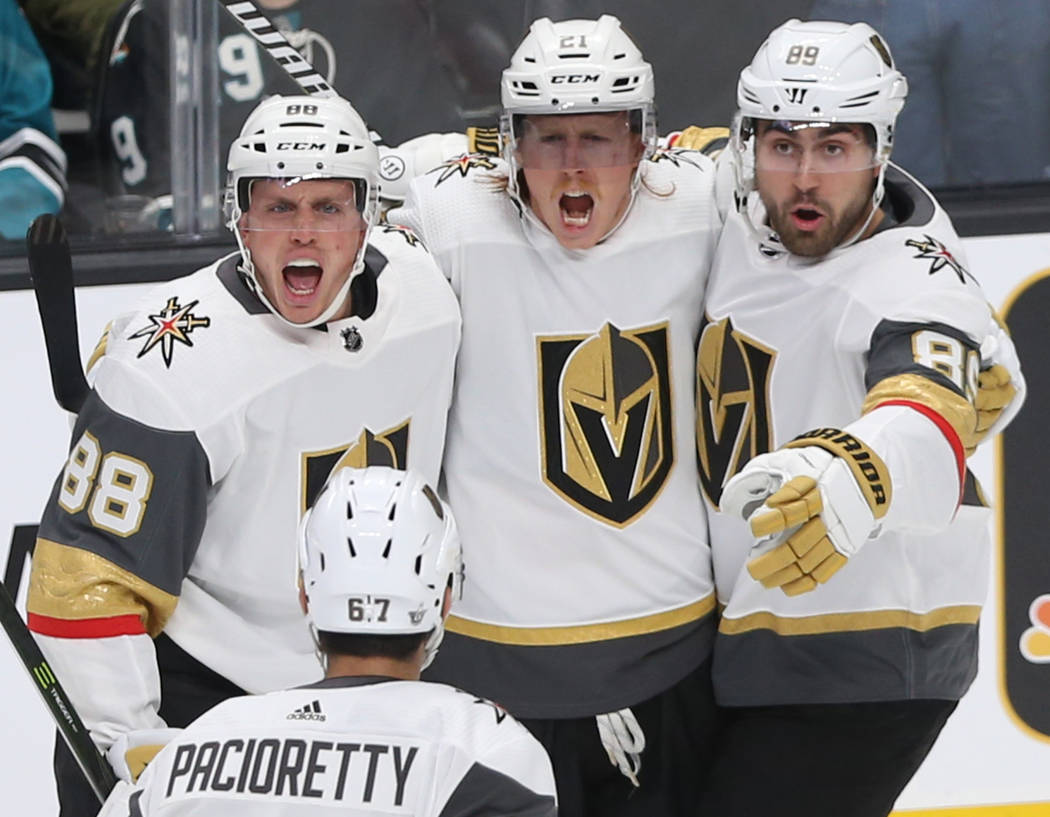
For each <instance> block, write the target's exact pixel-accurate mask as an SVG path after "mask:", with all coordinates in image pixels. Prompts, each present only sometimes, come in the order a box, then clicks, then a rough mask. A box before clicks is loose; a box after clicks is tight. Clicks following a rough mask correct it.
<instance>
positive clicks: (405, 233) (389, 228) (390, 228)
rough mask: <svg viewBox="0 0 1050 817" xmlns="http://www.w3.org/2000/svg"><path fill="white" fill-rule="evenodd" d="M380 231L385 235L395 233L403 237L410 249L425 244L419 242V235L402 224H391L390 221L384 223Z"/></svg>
mask: <svg viewBox="0 0 1050 817" xmlns="http://www.w3.org/2000/svg"><path fill="white" fill-rule="evenodd" d="M379 229H381V230H382V231H383V232H384V233H393V234H394V235H399V236H401V237H402V238H403V239H405V242H406V243H407V244H408V246H410V247H418V246H420V245H421V244H422V243H423V242H422V241H420V240H419V236H418V235H416V234H415V233H414V232H413V231H412V230H411V229H410V228H408V227H405V226H404V225H402V224H391V223H390V222H389V221H384V222H383V223H382V224H380V225H379Z"/></svg>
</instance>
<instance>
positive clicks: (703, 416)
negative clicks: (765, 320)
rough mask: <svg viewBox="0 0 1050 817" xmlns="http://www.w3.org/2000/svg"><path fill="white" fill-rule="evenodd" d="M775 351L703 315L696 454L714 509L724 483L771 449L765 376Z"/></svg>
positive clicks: (729, 324) (728, 323) (727, 322)
mask: <svg viewBox="0 0 1050 817" xmlns="http://www.w3.org/2000/svg"><path fill="white" fill-rule="evenodd" d="M775 358H776V352H775V351H773V350H772V349H770V348H768V347H767V346H763V345H762V344H761V343H759V342H758V341H756V340H753V339H752V338H749V337H747V336H746V335H744V334H742V333H740V332H738V331H737V330H736V329H734V328H733V324H732V322H731V321H730V320H729V318H728V317H726V318H723V319H722V320H720V321H718V322H717V323H712V322H711V319H710V318H708V317H707V316H706V315H705V316H704V320H703V324H702V325H701V328H700V348H699V350H698V351H697V355H696V451H697V464H698V467H699V470H700V484H701V485H703V488H704V493H705V494H707V498H708V499H709V500H711V504H713V505H714V506H715V507H716V508H717V507H718V501H719V499H721V497H722V488H723V486H725V484H726V482H727V481H728V480H729V478H730V477H732V476H733V475H734V474H736V473H737V472H738V471H740V469H741V468H743V466H744V464H745V463H746V462H747V461H748V460H750V459H751V458H752V457H754V456H756V455H758V454H764V453H766V452H767V451H769V450H770V449H771V448H772V445H773V436H772V429H771V425H770V417H769V375H770V372H771V370H772V368H773V361H774V359H775Z"/></svg>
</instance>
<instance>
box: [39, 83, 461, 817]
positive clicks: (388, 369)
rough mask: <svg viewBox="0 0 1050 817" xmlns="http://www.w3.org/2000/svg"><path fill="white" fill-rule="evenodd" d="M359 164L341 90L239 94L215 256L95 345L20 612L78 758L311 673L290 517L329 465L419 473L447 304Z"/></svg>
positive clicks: (443, 400) (444, 394)
mask: <svg viewBox="0 0 1050 817" xmlns="http://www.w3.org/2000/svg"><path fill="white" fill-rule="evenodd" d="M377 163H378V159H377V153H376V150H375V148H374V146H373V145H372V143H371V141H370V140H369V137H368V131H367V128H366V127H365V125H364V123H363V122H362V121H361V119H360V117H359V116H358V115H357V114H356V112H355V111H354V110H353V108H352V107H351V106H350V105H349V103H347V102H346V101H345V100H342V99H338V98H331V99H318V98H315V97H306V96H298V97H272V98H270V99H269V100H267V101H265V102H263V103H261V104H260V105H259V106H258V107H257V108H256V110H255V111H254V112H253V113H252V115H251V116H249V118H248V119H247V120H246V122H245V125H244V128H243V130H242V134H241V136H240V137H239V138H238V139H237V140H236V141H235V142H234V143H233V145H232V146H231V148H230V152H229V162H228V166H229V171H230V172H229V190H228V214H229V226H230V228H231V229H232V230H233V231H234V233H235V234H236V237H237V241H238V244H239V247H240V250H239V252H235V253H232V254H230V255H228V256H226V257H225V258H222V259H220V260H218V261H217V262H215V263H214V264H212V265H210V266H208V267H206V268H204V269H202V270H199V271H197V272H196V273H194V274H192V275H189V276H187V277H185V278H182V279H178V280H175V281H172V282H170V283H167V284H163V285H161V286H159V287H158V288H157V289H155V290H153V291H152V292H151V293H150V294H149V295H148V296H146V298H145V301H144V304H143V307H142V309H140V310H138V311H135V312H132V313H130V314H125V315H122V316H120V317H118V318H117V319H115V320H114V321H113V322H112V323H111V324H110V326H109V328H108V330H107V332H106V334H105V336H104V338H103V340H102V342H101V343H100V344H99V347H98V350H97V352H96V354H95V356H94V358H93V360H92V362H91V365H90V373H89V376H90V379H91V382H92V386H93V390H92V391H91V393H90V395H89V397H88V399H87V402H86V403H85V405H84V407H83V409H82V411H81V412H80V414H79V416H78V417H77V419H76V425H75V428H74V431H73V437H72V443H71V446H70V455H69V459H68V461H67V462H66V464H65V467H64V469H63V470H62V473H61V475H60V477H59V478H58V480H57V482H56V484H55V487H54V490H53V492H52V495H51V498H50V500H49V502H48V505H47V508H46V510H45V512H44V516H43V520H42V522H41V526H40V534H39V537H40V538H39V539H38V541H37V543H36V550H35V554H34V557H33V571H32V577H31V581H30V590H29V601H28V609H29V626H30V628H31V629H32V630H33V631H34V632H35V633H36V636H37V639H38V640H39V641H40V642H41V646H42V647H43V649H44V651H45V653H46V654H47V655H48V658H49V660H50V661H51V662H52V665H53V666H54V667H55V669H56V672H57V673H58V674H59V675H60V676H61V677H62V681H63V684H65V685H66V687H67V689H68V691H69V693H70V696H71V698H72V699H73V701H74V702H75V704H76V706H77V708H78V710H79V711H80V713H81V715H82V717H83V718H84V720H85V723H86V724H87V726H88V728H89V729H90V730H91V733H92V736H93V738H94V739H95V741H96V742H97V744H98V745H99V747H100V748H103V749H105V748H106V747H107V746H108V745H109V744H110V743H111V742H112V741H113V740H115V739H116V738H117V737H118V736H119V735H121V734H123V733H126V732H129V731H134V730H142V729H155V728H158V727H160V726H162V725H163V724H165V723H167V724H169V725H173V726H184V725H185V724H186V723H188V722H189V721H190V720H192V719H193V718H194V717H196V716H197V715H199V714H200V713H201V712H203V711H204V710H205V709H207V708H208V707H210V706H212V705H213V704H215V703H216V702H217V701H219V700H222V699H224V698H227V697H229V696H231V695H235V694H241V693H243V692H245V691H247V692H264V691H270V690H274V689H282V688H285V687H288V686H292V685H295V684H302V683H307V682H310V681H312V680H314V679H316V677H317V674H318V673H317V664H316V661H315V660H314V658H313V644H312V641H311V639H310V637H309V633H308V630H307V627H306V625H305V623H304V621H303V619H302V616H301V614H300V612H299V610H298V608H297V606H296V604H295V599H293V598H288V596H287V594H286V592H285V587H286V582H287V575H286V564H287V558H286V556H287V554H288V553H289V548H290V546H291V545H290V544H289V543H292V542H294V533H295V530H296V525H297V524H298V522H299V519H300V517H301V515H302V513H303V512H304V511H305V510H306V508H307V507H309V505H310V504H311V503H312V502H313V499H314V497H315V496H316V494H317V492H318V491H319V489H320V487H321V485H322V484H323V483H324V480H325V478H326V476H327V475H328V474H329V473H330V472H331V470H332V469H333V467H335V466H336V465H337V464H353V465H366V464H381V465H389V466H393V467H396V468H405V467H407V466H412V467H414V468H416V469H418V470H419V471H420V472H421V473H422V474H423V475H424V477H425V478H426V479H428V480H431V481H433V480H436V479H437V477H438V473H439V467H440V460H441V453H442V448H443V445H444V436H445V423H446V415H447V410H448V404H449V400H450V396H451V388H452V375H453V370H454V360H455V354H456V350H457V346H458V340H459V311H458V307H457V305H456V301H455V296H454V294H453V293H452V291H451V289H450V287H449V286H448V283H447V282H446V281H445V279H444V278H443V276H442V275H441V273H440V272H439V271H438V269H437V268H436V267H435V265H434V262H433V260H432V259H431V257H430V255H429V254H428V253H427V252H426V250H425V249H424V248H423V246H422V245H421V244H420V243H419V242H418V241H417V240H416V239H415V237H414V236H412V235H411V234H409V233H407V232H405V231H392V230H384V229H382V228H380V227H375V228H373V221H374V220H375V206H376V205H375V201H376V188H377V174H378V169H377ZM154 639H155V640H154ZM162 689H163V695H162V694H161V690H162ZM59 751H60V752H61V753H62V754H63V756H64V757H67V758H68V756H67V755H65V754H64V747H63V749H60V750H59ZM63 769H64V771H65V774H67V775H68V777H67V779H68V780H69V781H70V785H75V784H76V783H79V782H80V781H79V773H78V771H77V770H76V768H75V766H73V765H72V763H71V762H67V763H65V764H64V765H63ZM61 788H62V790H63V791H62V793H61V799H62V802H63V811H62V814H63V815H72V814H82V813H91V811H92V810H91V809H90V807H89V806H90V803H91V798H90V795H87V794H85V793H84V792H81V793H80V794H79V795H78V794H77V791H76V790H75V789H70V788H69V787H67V786H66V785H64V784H63V785H62V786H61ZM84 791H85V792H86V790H84ZM67 792H68V793H69V794H68V796H67ZM77 803H79V806H77Z"/></svg>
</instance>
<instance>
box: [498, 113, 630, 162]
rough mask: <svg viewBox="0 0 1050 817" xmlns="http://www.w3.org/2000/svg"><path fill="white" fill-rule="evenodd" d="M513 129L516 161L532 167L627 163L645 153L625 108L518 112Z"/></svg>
mask: <svg viewBox="0 0 1050 817" xmlns="http://www.w3.org/2000/svg"><path fill="white" fill-rule="evenodd" d="M513 132H514V151H515V156H516V158H517V162H518V165H519V166H520V167H523V168H530V169H535V170H582V169H586V168H600V167H629V166H631V165H635V164H637V163H638V162H639V161H640V160H641V158H642V156H643V154H644V153H645V145H644V143H643V140H642V135H641V133H639V132H638V128H637V126H636V127H635V128H632V127H631V112H628V111H611V112H608V113H585V114H542V115H529V116H519V117H515V121H514V128H513Z"/></svg>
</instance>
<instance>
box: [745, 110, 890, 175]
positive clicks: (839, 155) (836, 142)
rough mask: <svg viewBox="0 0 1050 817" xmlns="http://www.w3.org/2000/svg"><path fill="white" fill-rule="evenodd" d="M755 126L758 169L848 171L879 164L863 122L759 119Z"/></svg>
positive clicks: (763, 170) (779, 171)
mask: <svg viewBox="0 0 1050 817" xmlns="http://www.w3.org/2000/svg"><path fill="white" fill-rule="evenodd" d="M753 127H754V145H755V148H754V149H755V169H756V170H757V171H759V172H766V173H849V172H853V171H859V170H867V169H869V168H873V167H876V166H877V165H878V164H879V163H878V161H877V160H876V156H875V148H874V147H873V145H872V143H871V142H870V141H869V133H870V128H869V127H868V126H865V125H862V124H857V123H838V122H787V121H781V120H777V121H770V120H765V119H758V120H754V125H753Z"/></svg>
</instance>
